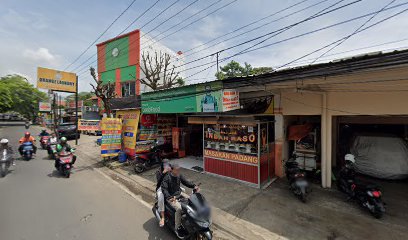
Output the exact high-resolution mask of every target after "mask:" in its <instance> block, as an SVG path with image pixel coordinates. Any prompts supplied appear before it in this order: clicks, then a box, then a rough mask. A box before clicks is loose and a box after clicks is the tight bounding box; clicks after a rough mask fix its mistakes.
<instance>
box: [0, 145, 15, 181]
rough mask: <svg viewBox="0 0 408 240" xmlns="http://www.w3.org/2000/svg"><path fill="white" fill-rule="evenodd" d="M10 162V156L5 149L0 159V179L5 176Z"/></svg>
mask: <svg viewBox="0 0 408 240" xmlns="http://www.w3.org/2000/svg"><path fill="white" fill-rule="evenodd" d="M11 162H12V157H11V155H10V154H8V153H7V150H6V149H4V150H3V153H2V155H1V159H0V177H2V178H3V177H5V176H6V175H7V173H8V169H9V167H10V164H11Z"/></svg>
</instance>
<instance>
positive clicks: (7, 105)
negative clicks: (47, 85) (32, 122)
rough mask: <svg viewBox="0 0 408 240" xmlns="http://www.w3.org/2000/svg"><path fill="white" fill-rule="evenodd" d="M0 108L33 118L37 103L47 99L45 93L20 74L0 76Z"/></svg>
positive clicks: (35, 113) (36, 111)
mask: <svg viewBox="0 0 408 240" xmlns="http://www.w3.org/2000/svg"><path fill="white" fill-rule="evenodd" d="M0 95H1V96H0V102H1V103H0V110H1V111H7V110H13V111H15V112H18V113H20V114H21V115H23V116H24V117H27V118H33V117H34V116H36V115H37V113H38V103H39V102H40V101H47V100H48V97H47V94H45V93H44V92H41V91H39V90H38V89H36V88H35V87H34V86H33V85H32V84H30V83H29V82H28V81H27V80H26V78H24V77H22V76H20V75H7V76H5V77H2V78H0Z"/></svg>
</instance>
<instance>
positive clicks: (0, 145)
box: [0, 138, 16, 166]
mask: <svg viewBox="0 0 408 240" xmlns="http://www.w3.org/2000/svg"><path fill="white" fill-rule="evenodd" d="M8 143H9V140H8V139H6V138H2V139H1V140H0V153H1V154H2V153H3V151H4V150H6V151H7V154H10V155H13V149H12V148H11V146H10V145H9V144H8ZM12 164H13V166H14V165H16V163H15V162H14V158H12Z"/></svg>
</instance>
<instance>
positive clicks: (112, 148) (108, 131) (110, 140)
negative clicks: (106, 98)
mask: <svg viewBox="0 0 408 240" xmlns="http://www.w3.org/2000/svg"><path fill="white" fill-rule="evenodd" d="M101 130H102V144H101V155H102V157H113V156H117V155H118V154H119V152H120V150H121V146H122V141H121V140H122V139H121V136H122V120H121V119H120V118H103V119H102V121H101Z"/></svg>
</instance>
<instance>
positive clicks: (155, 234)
mask: <svg viewBox="0 0 408 240" xmlns="http://www.w3.org/2000/svg"><path fill="white" fill-rule="evenodd" d="M152 214H153V213H152ZM143 229H144V230H145V231H146V232H148V233H149V238H148V240H158V239H166V240H167V239H176V238H175V237H174V235H173V233H172V232H170V230H169V229H168V228H166V227H163V228H160V227H159V223H158V222H157V220H156V219H155V218H150V219H149V220H148V221H147V222H145V223H144V224H143Z"/></svg>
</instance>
